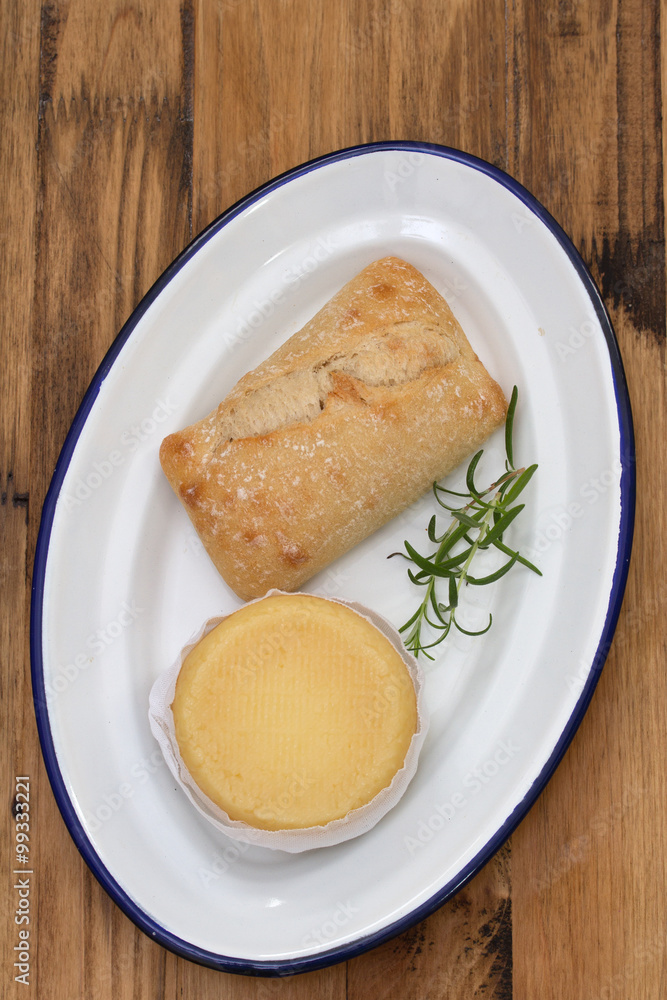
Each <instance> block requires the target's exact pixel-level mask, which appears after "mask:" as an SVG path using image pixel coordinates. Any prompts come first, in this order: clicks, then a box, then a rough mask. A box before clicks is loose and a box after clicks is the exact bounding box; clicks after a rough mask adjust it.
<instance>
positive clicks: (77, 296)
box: [0, 0, 667, 1000]
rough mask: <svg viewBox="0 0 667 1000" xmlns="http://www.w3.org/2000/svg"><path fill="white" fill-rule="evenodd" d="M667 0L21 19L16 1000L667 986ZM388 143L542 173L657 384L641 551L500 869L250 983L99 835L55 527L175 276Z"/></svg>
mask: <svg viewBox="0 0 667 1000" xmlns="http://www.w3.org/2000/svg"><path fill="white" fill-rule="evenodd" d="M666 11H667V8H665V7H663V9H662V11H661V8H660V5H659V4H658V3H657V2H652V0H605V2H604V3H603V2H599V3H593V2H589V3H586V2H576V0H544V2H541V3H540V2H537V0H503V2H500V0H181V2H180V3H176V2H174V0H105V2H104V3H101V2H99V0H48V2H42V3H40V0H5V2H4V3H3V4H2V5H1V7H0V24H1V36H0V37H1V41H2V61H1V63H0V74H1V77H2V88H1V94H2V104H1V105H0V115H1V116H2V131H1V133H0V134H1V135H2V139H1V140H0V158H1V161H2V172H1V175H0V176H1V178H2V182H1V183H2V214H1V231H2V238H3V256H2V267H1V269H0V288H1V289H2V314H3V319H2V327H3V332H2V345H3V360H2V364H1V365H0V385H1V389H0V399H1V401H2V408H1V416H0V426H1V428H2V451H1V456H2V465H3V468H2V507H1V524H2V542H1V545H2V548H1V553H2V575H1V577H0V587H1V592H2V625H1V628H2V631H1V642H2V659H1V668H0V669H1V671H2V673H1V678H2V689H1V690H2V699H1V711H2V723H3V728H2V732H3V739H2V748H3V767H4V789H5V799H6V805H7V810H8V816H7V822H6V824H5V826H4V827H3V858H4V864H5V866H6V868H5V871H6V874H5V877H4V880H3V889H2V893H3V897H2V898H3V914H4V916H3V919H2V921H1V922H0V924H1V926H2V942H3V949H2V958H3V962H4V964H3V966H2V972H1V975H2V981H1V986H0V990H1V992H2V995H3V996H6V997H10V998H13V997H24V996H32V997H38V998H39V1000H49V998H58V1000H61V998H66V1000H78V998H84V997H85V998H98V997H99V998H104V997H113V998H114V1000H130V998H133V1000H138V998H148V997H156V998H158V997H159V998H162V997H164V998H167V1000H172V998H176V997H186V998H195V997H196V998H197V1000H208V998H214V997H215V998H219V997H229V998H232V997H233V998H238V1000H242V998H253V997H258V998H264V997H281V998H289V1000H291V998H295V1000H297V998H306V997H308V998H310V997H314V998H318V1000H320V998H321V1000H343V998H349V1000H362V998H363V1000H376V998H388V1000H389V998H391V1000H393V998H396V1000H406V998H415V1000H417V998H419V1000H423V998H428V1000H436V998H440V997H448V998H449V997H456V998H468V997H485V998H491V997H494V998H503V1000H509V998H512V997H515V998H517V1000H524V998H528V1000H549V998H554V1000H570V998H571V1000H589V998H590V1000H597V998H604V1000H611V998H614V1000H616V998H618V1000H620V998H632V1000H641V998H651V1000H659V998H662V997H665V996H667V969H666V968H665V942H666V941H667V928H666V915H665V910H666V904H665V899H666V896H667V878H666V872H665V840H666V832H665V821H666V819H667V800H666V793H665V781H664V776H663V763H664V757H665V728H666V725H665V704H666V690H665V688H666V676H667V672H666V671H665V648H666V647H665V627H664V621H665V615H664V610H663V605H664V603H665V597H666V594H667V591H666V581H665V571H664V567H665V562H666V552H665V541H664V537H663V533H662V529H661V525H662V524H663V523H664V522H663V517H664V509H665V496H666V495H667V490H666V488H665V487H666V486H667V483H666V482H665V467H666V466H665V462H664V447H665V446H664V434H665V228H664V223H665V213H664V177H663V160H664V146H665V130H664V126H663V118H662V111H663V108H662V100H663V97H662V95H663V92H664V88H665V84H666V83H667V57H666V54H667V43H663V45H662V47H661V43H660V36H661V17H664V14H665V12H666ZM665 31H666V34H667V29H665ZM383 139H415V140H426V141H429V142H437V143H443V144H445V145H450V146H454V147H458V148H459V149H462V150H465V151H467V152H469V153H473V154H476V155H478V156H481V157H483V158H485V159H487V160H488V161H490V162H491V163H493V164H495V165H497V166H498V167H501V168H502V169H504V170H506V171H508V172H509V173H510V174H511V175H513V176H514V177H515V178H517V179H518V180H519V181H521V182H522V183H523V184H525V185H526V186H527V187H528V189H529V190H531V191H532V192H533V193H534V194H535V195H536V196H537V198H538V199H539V200H540V201H541V202H542V203H543V204H544V205H545V206H546V208H547V209H548V210H549V211H550V212H551V213H552V214H553V215H554V216H555V218H556V219H557V220H558V221H559V222H560V224H561V225H562V226H563V228H564V229H565V231H566V232H567V233H568V234H569V235H570V236H571V238H572V240H573V241H574V243H575V245H576V246H577V247H578V249H579V250H580V251H581V253H582V255H583V257H584V259H585V261H586V262H587V264H588V265H589V267H590V269H591V271H592V273H593V275H594V277H595V279H596V281H597V282H598V285H599V287H600V289H601V291H602V294H603V297H604V300H605V303H606V305H607V307H608V309H609V312H610V314H611V317H612V320H613V323H614V327H615V330H616V334H617V337H618V340H619V343H620V348H621V353H622V357H623V361H624V364H625V368H626V373H627V378H628V383H629V389H630V395H631V399H632V405H633V412H634V420H635V431H636V442H637V452H638V460H637V473H638V484H639V499H638V507H637V522H636V533H635V545H634V552H633V559H632V564H631V569H630V575H629V580H628V586H627V591H626V597H625V602H624V605H623V609H622V612H621V616H620V620H619V624H618V629H617V633H616V638H615V641H614V644H613V647H612V649H611V652H610V655H609V658H608V661H607V664H606V666H605V669H604V671H603V673H602V678H601V680H600V683H599V685H598V687H597V690H596V692H595V695H594V697H593V700H592V703H591V706H590V709H589V711H588V713H587V715H586V717H585V718H584V721H583V724H582V725H581V727H580V729H579V731H578V733H577V735H576V737H575V739H574V741H573V743H572V744H571V746H570V748H569V750H568V752H567V754H566V755H565V757H564V759H563V761H562V763H561V765H560V766H559V768H558V770H557V772H556V774H555V776H554V777H553V779H552V781H551V782H550V784H549V785H548V787H547V788H546V790H545V792H544V793H543V794H542V796H541V797H540V798H539V800H538V802H537V804H536V805H535V806H534V807H533V809H532V810H531V811H530V813H529V814H528V815H527V816H526V818H525V819H524V820H523V822H522V823H521V824H520V826H519V827H518V828H517V830H516V831H515V832H514V833H513V834H512V837H511V840H510V841H509V842H508V843H507V844H506V845H505V847H504V848H503V849H502V850H501V851H500V853H499V854H498V855H497V857H496V858H495V859H494V860H492V861H491V862H490V863H489V864H488V865H487V866H486V868H484V869H483V870H482V871H481V872H480V873H479V874H478V875H477V876H476V877H475V878H474V880H473V881H471V882H470V883H469V884H468V885H467V886H466V887H465V889H464V890H463V891H461V892H460V893H459V894H458V895H457V896H456V897H455V898H454V899H453V900H451V901H450V902H449V903H447V904H446V905H444V906H443V907H442V908H441V909H440V910H439V911H437V912H436V913H434V914H433V915H432V916H430V917H429V918H428V919H427V920H425V921H424V922H423V923H421V924H419V925H418V926H415V927H414V928H413V929H411V930H410V931H408V932H407V933H404V934H403V935H402V936H400V937H398V938H396V939H394V940H392V941H391V942H389V943H387V944H384V945H383V946H381V947H379V948H377V949H376V950H374V951H371V952H369V953H367V954H365V955H362V956H360V957H358V958H355V959H354V960H353V961H350V962H349V963H347V964H340V965H338V966H336V967H333V968H329V969H325V970H322V971H318V972H314V973H308V974H306V975H302V976H296V977H294V978H291V979H287V980H270V979H252V978H245V977H240V976H234V975H228V974H226V973H220V972H217V971H213V970H210V969H205V968H202V967H200V966H197V965H195V964H192V963H189V962H187V961H185V960H183V959H181V958H178V957H176V956H175V955H173V954H171V953H169V952H167V951H165V950H163V949H162V948H161V947H160V946H158V945H157V944H156V943H154V942H153V941H151V940H149V939H148V938H147V937H146V936H144V934H143V933H142V932H140V931H139V930H137V929H136V928H135V926H134V925H133V924H132V923H131V922H130V920H128V919H127V918H126V917H125V916H124V915H123V913H122V912H121V911H120V910H119V909H118V908H117V907H116V905H115V904H114V903H113V902H112V901H111V900H110V898H109V897H108V896H107V895H106V894H105V892H104V891H103V890H102V889H101V888H100V886H99V885H98V883H97V881H96V880H95V878H94V877H93V876H92V875H91V873H90V872H89V870H88V869H87V867H86V866H85V864H84V863H83V861H82V860H81V857H80V855H79V854H78V852H77V850H76V848H75V846H74V844H73V842H72V840H71V839H70V836H69V834H68V832H67V830H66V828H65V826H64V823H63V821H62V819H61V817H60V813H59V811H58V809H57V807H56V804H55V800H54V797H53V794H52V792H51V788H50V785H49V782H48V779H47V777H46V772H45V770H44V766H43V764H42V761H41V756H40V750H39V744H38V739H37V732H36V726H35V721H34V716H33V708H32V700H31V686H30V668H29V647H28V614H29V605H30V586H31V574H32V563H33V558H34V552H35V543H36V537H37V532H38V527H39V520H40V513H41V508H42V503H43V500H44V497H45V494H46V490H47V488H48V485H49V481H50V477H51V475H52V473H53V469H54V464H55V462H56V459H57V457H58V454H59V451H60V448H61V446H62V444H63V441H64V439H65V435H66V433H67V430H68V427H69V425H70V422H71V420H72V418H73V416H74V414H75V412H76V409H77V407H78V405H79V403H80V401H81V399H82V396H83V393H84V391H85V389H86V387H87V385H88V384H89V381H90V379H91V377H92V376H93V374H94V372H95V370H96V368H97V366H98V364H99V362H100V360H101V359H102V357H103V355H104V353H105V351H106V350H107V348H108V347H109V345H110V344H111V342H112V340H113V338H114V336H115V335H116V333H117V332H118V330H119V329H120V327H121V325H122V324H123V322H124V320H125V319H126V318H127V317H128V316H129V315H130V313H131V311H132V309H133V308H134V306H135V305H136V304H137V303H138V302H139V300H140V299H141V297H142V296H143V295H144V293H145V292H146V291H147V290H148V289H149V288H150V286H151V284H152V283H153V282H154V281H155V279H156V278H157V277H158V276H159V275H160V273H161V272H162V270H163V269H164V268H165V267H166V266H167V265H168V264H169V262H170V261H171V260H172V259H173V258H174V257H175V255H176V254H177V253H178V252H179V251H180V250H181V249H182V248H183V247H185V246H186V245H187V244H188V242H189V241H190V240H191V239H192V238H193V237H194V236H196V234H197V233H199V232H200V231H201V230H202V229H203V227H204V226H206V224H207V223H209V222H210V221H211V220H212V219H214V218H215V217H216V215H218V214H219V213H220V212H221V211H223V210H224V209H225V208H226V207H228V206H229V205H231V204H232V203H233V202H234V201H236V200H237V199H238V198H239V197H241V196H242V195H244V194H245V193H247V192H248V191H250V190H251V189H253V188H255V187H256V186H257V185H259V184H261V183H263V182H264V181H266V180H268V179H270V178H272V177H274V176H275V175H276V174H278V173H280V172H282V171H284V170H286V169H288V168H290V167H293V166H295V165H296V164H299V163H301V162H303V161H305V160H308V159H310V158H312V157H315V156H318V155H320V154H324V153H327V152H330V151H332V150H335V149H337V148H341V147H345V146H350V145H354V144H356V143H363V142H370V141H374V140H383ZM651 470H653V471H651ZM651 475H652V476H653V479H652V480H651V478H650V477H651ZM650 482H653V494H652V499H651V503H650V504H649V503H648V499H647V493H646V491H647V490H648V486H649V483H650ZM651 511H653V513H651ZM566 624H567V623H564V625H565V626H566ZM17 776H28V777H29V779H30V792H31V800H30V802H31V813H30V817H31V818H30V822H31V833H30V837H31V839H30V860H31V865H32V870H33V871H34V874H33V876H32V880H31V895H30V925H29V926H30V938H29V941H30V955H31V958H30V963H29V964H30V974H29V976H28V977H27V978H28V981H27V984H25V983H17V982H15V981H14V976H15V975H16V974H17V969H16V968H15V967H14V966H13V962H14V961H15V957H14V956H15V954H16V952H15V950H14V949H15V946H18V945H19V943H20V939H19V937H18V932H19V929H20V925H18V924H17V923H16V922H15V919H14V914H15V913H16V910H17V905H18V899H19V894H18V890H17V889H16V888H14V885H15V883H14V882H13V881H12V880H13V878H14V876H13V875H12V874H11V869H12V862H13V848H14V836H15V827H14V823H13V822H12V819H11V815H10V813H11V809H12V803H13V796H14V791H15V778H16V777H17ZM24 940H25V939H24Z"/></svg>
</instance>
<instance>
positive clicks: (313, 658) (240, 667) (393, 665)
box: [172, 594, 417, 830]
mask: <svg viewBox="0 0 667 1000" xmlns="http://www.w3.org/2000/svg"><path fill="white" fill-rule="evenodd" d="M172 712H173V717H174V725H175V731H176V739H177V742H178V745H179V749H180V752H181V756H182V758H183V761H184V763H185V765H186V767H187V768H188V770H189V772H190V774H191V775H192V777H193V779H194V780H195V782H196V783H197V785H198V786H199V787H200V788H201V790H202V791H203V792H204V793H205V794H206V795H207V796H208V797H209V798H210V799H211V800H212V801H213V802H215V803H216V804H217V805H218V806H219V807H220V808H221V809H223V810H224V811H225V812H226V813H227V815H228V816H229V817H230V819H233V820H242V821H243V822H245V823H248V824H249V825H251V826H254V827H256V828H258V829H264V830H288V829H302V828H307V827H312V826H322V825H325V824H326V823H329V822H331V821H332V820H335V819H340V818H342V817H344V816H346V815H347V814H348V813H349V812H351V811H352V810H353V809H357V808H359V807H361V806H363V805H366V804H367V803H368V802H370V801H371V800H372V799H373V798H374V797H375V796H376V795H377V794H378V792H380V791H381V790H382V789H383V788H385V787H387V786H388V785H389V784H390V783H391V781H392V779H393V777H394V775H395V774H396V773H397V772H398V771H399V770H400V768H401V767H402V766H403V762H404V760H405V756H406V753H407V751H408V748H409V746H410V742H411V739H412V736H413V735H414V733H415V731H416V729H417V703H416V695H415V689H414V684H413V681H412V678H411V677H410V675H409V673H408V670H407V667H406V665H405V663H404V661H403V659H402V657H401V656H400V655H399V653H398V652H397V650H396V649H395V648H394V646H393V645H392V643H391V642H390V641H389V640H388V639H387V638H385V636H383V635H382V633H381V632H380V631H379V630H378V629H376V628H375V626H373V625H372V624H371V623H370V622H369V621H367V620H366V619H365V618H363V617H362V616H361V615H359V614H357V613H356V612H354V611H352V610H351V609H350V608H348V607H346V606H344V605H342V604H339V603H337V602H334V601H329V600H326V599H324V598H320V597H311V596H309V595H302V594H299V595H276V596H271V597H267V598H265V599H264V600H261V601H257V602H255V603H253V604H250V605H246V606H245V607H243V608H241V609H240V610H238V611H236V612H234V614H232V615H230V616H229V617H228V618H227V619H225V621H223V622H222V623H221V624H220V625H218V626H217V627H216V628H214V629H213V630H212V631H211V632H210V633H209V634H208V635H207V636H206V637H205V638H204V639H202V640H201V641H200V642H199V643H198V644H197V646H196V647H195V648H194V649H193V650H192V651H191V652H190V653H189V655H188V656H187V657H186V659H185V661H184V663H183V666H182V668H181V671H180V673H179V677H178V681H177V684H176V692H175V696H174V701H173V703H172Z"/></svg>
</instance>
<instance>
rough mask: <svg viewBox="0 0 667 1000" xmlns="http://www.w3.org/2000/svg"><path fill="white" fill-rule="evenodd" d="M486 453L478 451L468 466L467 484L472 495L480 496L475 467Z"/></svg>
mask: <svg viewBox="0 0 667 1000" xmlns="http://www.w3.org/2000/svg"><path fill="white" fill-rule="evenodd" d="M483 454H484V451H483V450H482V451H478V452H477V454H476V455H475V456H474V457H473V459H472V461H471V462H470V465H469V466H468V471H467V472H466V486H467V487H468V492H469V493H470V494H471V496H473V497H476V496H478V493H477V490H476V489H475V469H476V468H477V466H478V465H479V460H480V458H481V457H482V455H483Z"/></svg>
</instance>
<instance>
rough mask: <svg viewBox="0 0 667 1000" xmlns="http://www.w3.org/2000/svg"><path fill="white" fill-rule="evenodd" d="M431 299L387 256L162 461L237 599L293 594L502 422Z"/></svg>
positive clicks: (489, 384)
mask: <svg viewBox="0 0 667 1000" xmlns="http://www.w3.org/2000/svg"><path fill="white" fill-rule="evenodd" d="M505 411H506V401H505V397H504V396H503V393H502V390H501V389H500V387H499V386H498V385H497V384H496V382H494V380H493V379H492V378H491V376H490V375H489V374H488V372H487V371H486V369H485V368H484V366H483V365H482V363H481V362H480V360H479V359H478V358H477V356H476V355H475V353H474V351H473V350H472V348H471V346H470V344H469V343H468V340H467V339H466V337H465V334H464V333H463V330H462V329H461V327H460V325H459V323H458V322H457V320H456V319H455V318H454V315H453V314H452V312H451V310H450V308H449V306H448V305H447V303H446V302H445V300H444V299H443V298H442V296H441V295H440V294H439V293H438V292H437V291H436V290H435V288H433V287H432V285H430V284H429V282H428V281H427V280H426V279H425V278H424V276H423V275H422V274H420V272H419V271H417V270H416V269H415V268H414V267H412V266H411V265H410V264H407V263H406V262H405V261H403V260H399V259H398V258H396V257H386V258H384V259H383V260H379V261H377V262H375V263H374V264H371V265H370V266H369V267H367V268H365V269H364V270H363V271H361V273H360V274H358V275H357V276H356V277H355V278H353V279H352V280H351V281H350V282H348V284H347V285H345V286H344V288H342V289H341V290H340V291H339V292H338V293H337V294H336V295H335V296H334V297H333V298H332V299H331V300H330V301H329V302H328V303H327V304H326V305H325V306H324V308H323V309H321V310H320V312H319V313H317V315H316V316H314V317H313V319H311V320H310V322H309V323H307V324H306V325H305V326H304V327H303V329H302V330H300V331H299V332H298V333H296V334H294V336H293V337H291V338H290V339H289V340H288V341H287V342H286V343H285V344H283V346H282V347H279V348H278V350H277V351H275V352H274V353H273V354H272V355H271V357H270V358H268V359H267V360H266V361H264V362H262V364H260V365H259V366H258V367H257V368H255V369H254V370H253V371H251V372H249V373H248V374H247V375H244V377H243V378H242V379H241V380H240V381H239V382H238V383H237V385H236V386H235V387H234V389H232V391H231V392H230V394H229V395H228V396H227V398H226V399H224V400H223V401H222V403H220V405H219V406H218V408H217V409H216V410H214V411H213V413H211V414H209V416H207V417H205V418H204V419H203V420H200V421H199V423H196V424H193V425H192V426H191V427H187V428H186V429H185V430H183V431H180V432H178V433H176V434H171V435H170V436H169V437H167V438H165V440H164V441H163V442H162V447H161V449H160V461H161V463H162V467H163V469H164V472H165V474H166V476H167V478H168V480H169V482H170V483H171V485H172V487H173V489H174V491H175V492H176V495H177V496H178V498H179V500H180V501H181V502H182V504H183V506H184V507H185V509H186V511H187V512H188V515H189V516H190V519H191V521H192V523H193V524H194V527H195V529H196V531H197V533H198V534H199V536H200V538H201V540H202V542H203V544H204V546H205V547H206V550H207V552H208V554H209V555H210V557H211V559H212V560H213V562H214V564H215V565H216V567H217V568H218V570H219V572H220V573H221V574H222V577H223V578H224V580H225V581H226V582H227V583H228V584H229V586H230V587H231V588H232V589H233V590H234V591H235V592H236V593H237V594H238V595H239V597H241V598H243V599H244V600H249V599H250V598H253V597H261V596H262V595H263V594H265V593H266V592H267V591H268V590H269V589H271V588H277V589H279V590H295V589H296V588H298V587H299V586H301V584H302V583H304V581H306V580H308V579H309V578H310V577H311V576H313V575H314V574H315V573H317V572H318V571H319V570H321V569H323V568H324V567H325V566H326V565H328V563H330V562H332V560H334V559H336V558H337V557H338V556H340V555H342V554H343V553H344V552H346V551H347V550H348V549H350V548H351V547H352V546H353V545H356V544H357V543H358V542H360V541H361V540H362V539H363V538H365V537H366V536H367V535H369V534H371V532H373V531H375V530H376V528H379V527H380V526H381V525H382V524H384V523H385V522H386V521H388V520H390V518H392V517H394V516H395V515H396V514H398V513H399V511H401V510H403V509H404V508H405V507H407V506H408V505H409V504H411V503H413V502H414V501H415V500H417V499H418V497H419V496H421V494H423V493H424V492H425V491H426V490H427V489H429V487H430V486H431V484H432V483H433V481H434V480H436V479H441V478H442V477H443V476H445V475H447V473H449V472H450V471H451V470H452V469H454V468H455V467H456V466H457V465H459V463H460V462H462V461H463V459H464V458H466V456H468V455H470V454H471V453H472V452H474V451H475V450H476V449H477V448H479V447H480V445H481V444H482V443H483V441H484V440H485V439H486V438H487V437H488V435H489V434H490V433H491V432H492V431H493V430H494V429H495V428H496V427H498V426H499V425H500V424H501V423H502V422H503V420H504V417H505Z"/></svg>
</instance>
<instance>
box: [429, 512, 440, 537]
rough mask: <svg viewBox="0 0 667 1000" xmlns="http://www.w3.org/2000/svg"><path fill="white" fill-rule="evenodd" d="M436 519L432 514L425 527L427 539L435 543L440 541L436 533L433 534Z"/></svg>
mask: <svg viewBox="0 0 667 1000" xmlns="http://www.w3.org/2000/svg"><path fill="white" fill-rule="evenodd" d="M437 520H438V519H437V517H436V515H435V514H434V515H433V517H432V518H431V520H430V521H429V522H428V528H427V529H426V532H427V534H428V537H429V541H431V542H435V543H437V542H439V541H441V539H440V538H437V537H436V534H435V526H436V522H437Z"/></svg>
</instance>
